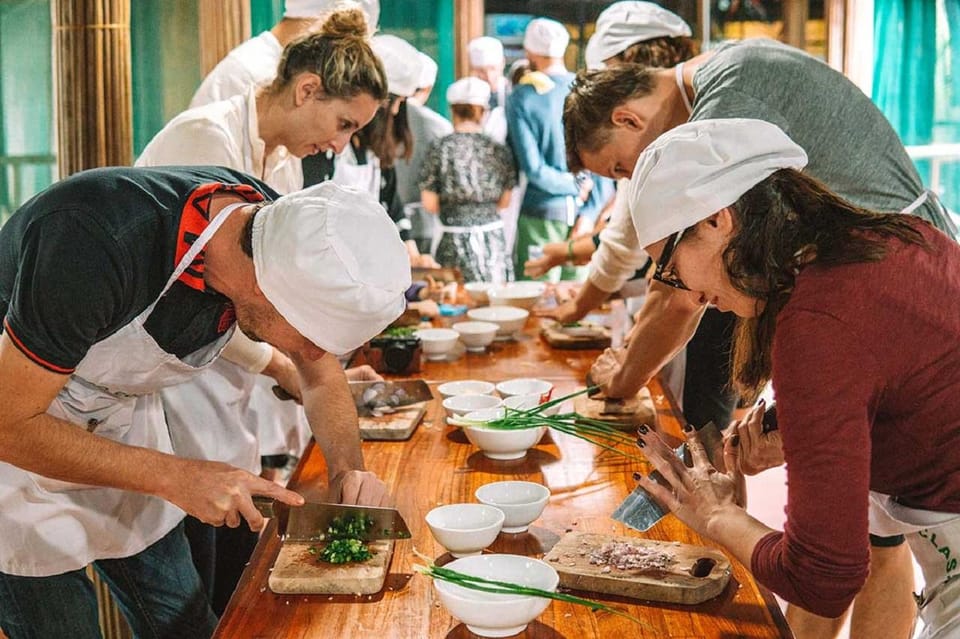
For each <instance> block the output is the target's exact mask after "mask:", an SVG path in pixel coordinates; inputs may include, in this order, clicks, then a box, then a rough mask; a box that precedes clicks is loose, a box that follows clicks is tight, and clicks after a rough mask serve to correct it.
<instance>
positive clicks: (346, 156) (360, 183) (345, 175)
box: [331, 145, 380, 202]
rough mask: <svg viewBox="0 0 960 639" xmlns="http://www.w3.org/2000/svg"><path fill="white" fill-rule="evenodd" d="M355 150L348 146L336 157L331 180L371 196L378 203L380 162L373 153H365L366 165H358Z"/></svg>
mask: <svg viewBox="0 0 960 639" xmlns="http://www.w3.org/2000/svg"><path fill="white" fill-rule="evenodd" d="M356 153H357V152H356V149H354V148H353V146H351V145H348V146H347V148H346V149H344V150H343V153H341V154H340V155H338V156H337V158H336V160H335V161H334V166H333V177H332V178H331V180H332V181H333V182H336V183H337V184H339V185H340V186H352V187H354V188H357V189H360V190H361V191H365V192H367V193H369V194H370V195H372V196H373V197H374V198H376V200H377V201H378V202H379V201H380V161H379V160H378V159H377V157H376V156H375V155H374V154H373V153H367V158H366V159H367V163H366V164H360V163H359V162H358V160H357V155H356Z"/></svg>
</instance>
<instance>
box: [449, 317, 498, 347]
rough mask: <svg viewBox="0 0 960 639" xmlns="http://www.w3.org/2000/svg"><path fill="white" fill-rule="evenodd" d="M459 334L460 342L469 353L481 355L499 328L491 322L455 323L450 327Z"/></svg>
mask: <svg viewBox="0 0 960 639" xmlns="http://www.w3.org/2000/svg"><path fill="white" fill-rule="evenodd" d="M451 328H452V329H453V330H455V331H456V332H458V333H459V334H460V341H462V342H463V344H464V346H466V347H467V350H468V351H470V352H471V353H482V352H483V351H485V350H486V349H487V346H488V345H489V344H490V342H492V341H493V338H494V337H496V336H497V331H498V330H499V329H500V327H499V326H498V325H497V324H494V323H493V322H477V321H469V322H457V323H456V324H454V325H453V326H451Z"/></svg>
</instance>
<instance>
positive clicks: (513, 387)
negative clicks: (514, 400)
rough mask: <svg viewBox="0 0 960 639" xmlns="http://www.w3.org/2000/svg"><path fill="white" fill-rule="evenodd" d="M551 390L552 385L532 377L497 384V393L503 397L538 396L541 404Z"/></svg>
mask: <svg viewBox="0 0 960 639" xmlns="http://www.w3.org/2000/svg"><path fill="white" fill-rule="evenodd" d="M552 390H553V384H551V383H550V382H547V381H544V380H542V379H536V378H534V377H518V378H516V379H508V380H507V381H505V382H500V383H499V384H497V392H498V393H500V394H501V395H503V396H504V397H513V396H514V395H539V396H540V398H541V403H542V402H543V401H546V398H547V397H549V395H550V391H552Z"/></svg>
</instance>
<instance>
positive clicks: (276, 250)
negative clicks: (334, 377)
mask: <svg viewBox="0 0 960 639" xmlns="http://www.w3.org/2000/svg"><path fill="white" fill-rule="evenodd" d="M253 265H254V268H255V270H256V276H257V284H258V285H259V287H260V289H261V290H262V291H263V294H264V295H265V296H266V298H267V299H268V300H269V301H270V303H271V304H273V306H274V307H275V308H276V309H277V311H278V312H279V313H280V315H282V316H283V318H284V319H285V320H287V322H289V323H290V325H291V326H293V327H294V328H295V329H297V331H299V332H300V334H301V335H303V336H304V337H306V338H307V339H308V340H310V341H311V342H313V343H314V344H316V345H317V346H318V347H320V348H322V349H324V350H325V351H328V352H330V353H334V354H336V355H342V354H343V353H346V352H348V351H350V350H353V349H354V348H357V347H358V346H360V345H361V344H363V343H364V342H365V341H367V340H368V339H370V338H371V337H373V336H374V335H376V334H377V333H379V332H380V331H382V330H383V329H384V328H386V326H387V325H388V324H389V323H390V322H392V321H393V320H394V319H396V318H397V317H398V316H399V315H400V313H402V312H403V309H404V307H405V306H406V302H405V298H404V291H406V289H407V288H409V286H410V259H409V257H408V256H407V249H406V247H405V246H404V244H403V242H402V241H401V240H400V235H399V233H398V232H397V227H396V224H394V223H393V220H391V219H390V217H389V216H388V215H387V212H386V211H385V210H384V209H383V207H382V206H380V204H379V203H378V202H377V201H376V200H375V199H374V198H373V196H371V195H369V194H367V193H366V192H364V191H361V190H359V189H355V188H351V187H346V186H340V185H339V184H336V183H334V182H322V183H320V184H317V185H315V186H312V187H310V188H307V189H304V190H302V191H296V192H294V193H291V194H289V195H285V196H283V197H281V198H280V199H278V200H277V201H275V202H273V203H272V204H269V205H267V206H265V207H263V208H262V209H261V210H260V211H259V212H258V213H257V216H256V217H255V218H254V222H253Z"/></svg>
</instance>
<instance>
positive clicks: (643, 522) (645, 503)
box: [610, 422, 723, 532]
mask: <svg viewBox="0 0 960 639" xmlns="http://www.w3.org/2000/svg"><path fill="white" fill-rule="evenodd" d="M697 434H698V435H700V441H701V442H703V447H704V449H705V450H706V451H707V455H710V453H711V452H712V451H713V450H714V447H715V446H716V444H717V442H719V441H721V439H722V437H723V436H722V435H721V434H720V429H718V428H717V427H716V425H715V424H714V423H713V422H707V423H706V424H704V425H703V427H701V428H700V429H699V430H698V431H697ZM674 453H676V455H677V457H679V458H680V459H683V460H684V463H687V464H688V465H690V464H689V453H688V452H687V447H686V445H685V444H680V445H679V446H677V448H675V449H674ZM710 461H713V460H712V459H711V460H710ZM650 476H651V477H653V479H654V480H655V481H657V482H658V483H663V482H664V481H665V480H664V479H663V476H662V475H660V473H658V472H657V471H653V473H651V475H650ZM666 514H667V511H666V510H665V509H664V508H663V506H661V505H660V503H659V502H658V501H657V500H656V499H654V498H653V496H652V495H651V494H650V493H648V492H647V491H646V490H645V489H644V488H643V487H642V486H637V487H636V488H634V489H633V492H632V493H630V494H629V495H627V498H626V499H624V500H623V503H621V504H620V505H619V506H617V509H616V510H615V511H613V514H612V515H610V516H611V517H612V518H613V519H615V520H617V521H619V522H621V523H624V524H626V525H628V526H630V527H631V528H633V529H635V530H639V531H641V532H646V531H648V530H650V528H652V527H653V525H654V524H656V523H657V522H658V521H660V520H661V519H663V517H664V516H665V515H666Z"/></svg>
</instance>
